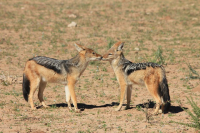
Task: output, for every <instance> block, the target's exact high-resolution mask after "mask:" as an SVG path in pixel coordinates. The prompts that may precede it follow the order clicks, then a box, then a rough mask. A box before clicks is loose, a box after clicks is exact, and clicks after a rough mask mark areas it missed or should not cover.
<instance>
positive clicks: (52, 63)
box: [29, 56, 63, 73]
mask: <svg viewBox="0 0 200 133" xmlns="http://www.w3.org/2000/svg"><path fill="white" fill-rule="evenodd" d="M30 60H34V61H35V62H36V63H37V64H39V65H41V66H44V67H46V68H48V69H52V70H54V71H55V72H57V73H61V64H62V62H63V61H62V60H57V59H53V58H49V57H45V56H37V57H34V58H31V59H29V61H30Z"/></svg>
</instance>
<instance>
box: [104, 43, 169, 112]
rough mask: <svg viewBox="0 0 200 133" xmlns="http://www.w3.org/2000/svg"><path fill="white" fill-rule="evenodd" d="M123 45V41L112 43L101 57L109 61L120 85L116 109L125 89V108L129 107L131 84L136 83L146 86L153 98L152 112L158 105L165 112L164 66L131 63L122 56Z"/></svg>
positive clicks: (166, 107)
mask: <svg viewBox="0 0 200 133" xmlns="http://www.w3.org/2000/svg"><path fill="white" fill-rule="evenodd" d="M123 45H124V43H123V42H118V43H116V44H114V45H113V46H112V47H111V48H110V49H109V50H108V51H107V53H106V54H104V55H103V58H102V60H105V61H109V62H110V64H111V66H112V68H113V70H114V72H115V75H116V77H117V80H118V82H119V84H120V87H121V95H120V104H119V106H118V107H117V108H116V111H119V110H120V109H121V107H122V103H123V100H124V95H125V91H126V90H127V108H130V100H131V91H132V85H133V84H137V85H143V86H146V88H147V89H148V90H149V92H150V93H151V95H152V96H153V97H154V98H155V100H156V109H155V112H154V113H158V110H159V108H160V105H162V107H161V109H162V112H165V111H166V112H167V111H168V109H169V107H170V96H169V89H168V84H167V79H166V75H165V70H164V68H163V67H162V66H161V65H158V64H156V63H132V62H131V61H129V60H127V59H126V58H125V57H124V54H123V52H122V48H123Z"/></svg>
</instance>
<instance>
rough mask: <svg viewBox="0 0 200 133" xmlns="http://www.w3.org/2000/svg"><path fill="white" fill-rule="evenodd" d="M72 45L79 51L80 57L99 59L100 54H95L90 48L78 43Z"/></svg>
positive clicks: (87, 59) (100, 57)
mask: <svg viewBox="0 0 200 133" xmlns="http://www.w3.org/2000/svg"><path fill="white" fill-rule="evenodd" d="M74 46H75V47H76V49H77V50H78V52H79V55H80V56H81V57H84V58H85V59H86V61H95V60H101V59H102V56H101V55H100V54H97V53H96V52H95V51H94V50H92V49H90V48H86V47H84V46H82V45H80V44H77V43H74Z"/></svg>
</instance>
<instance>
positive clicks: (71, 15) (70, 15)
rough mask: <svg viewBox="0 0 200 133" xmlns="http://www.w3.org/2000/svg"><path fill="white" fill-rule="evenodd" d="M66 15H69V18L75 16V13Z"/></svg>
mask: <svg viewBox="0 0 200 133" xmlns="http://www.w3.org/2000/svg"><path fill="white" fill-rule="evenodd" d="M68 17H69V18H76V15H75V14H69V16H68Z"/></svg>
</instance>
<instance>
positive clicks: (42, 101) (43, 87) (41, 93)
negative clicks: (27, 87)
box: [38, 81, 49, 108]
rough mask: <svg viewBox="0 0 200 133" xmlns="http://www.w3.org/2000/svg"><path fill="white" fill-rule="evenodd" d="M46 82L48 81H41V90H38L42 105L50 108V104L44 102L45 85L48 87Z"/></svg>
mask: <svg viewBox="0 0 200 133" xmlns="http://www.w3.org/2000/svg"><path fill="white" fill-rule="evenodd" d="M46 84H47V82H44V81H40V86H39V91H38V99H39V100H40V102H41V103H42V105H43V106H44V107H45V108H48V107H49V106H47V105H46V104H45V103H44V99H43V93H44V89H45V87H46Z"/></svg>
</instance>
